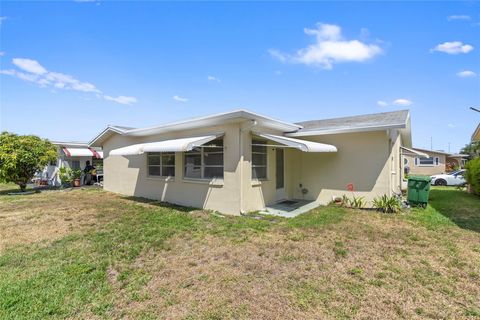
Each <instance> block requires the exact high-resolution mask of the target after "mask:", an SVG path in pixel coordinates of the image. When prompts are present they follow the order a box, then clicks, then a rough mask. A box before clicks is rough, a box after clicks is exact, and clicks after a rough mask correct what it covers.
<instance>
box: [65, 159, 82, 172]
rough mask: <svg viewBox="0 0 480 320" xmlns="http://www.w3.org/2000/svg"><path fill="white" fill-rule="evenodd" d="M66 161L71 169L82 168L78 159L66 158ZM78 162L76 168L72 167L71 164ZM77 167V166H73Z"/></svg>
mask: <svg viewBox="0 0 480 320" xmlns="http://www.w3.org/2000/svg"><path fill="white" fill-rule="evenodd" d="M67 161H68V167H69V168H70V169H72V170H82V168H81V167H80V160H67ZM74 163H78V168H74V166H73V164H74ZM75 167H77V166H75Z"/></svg>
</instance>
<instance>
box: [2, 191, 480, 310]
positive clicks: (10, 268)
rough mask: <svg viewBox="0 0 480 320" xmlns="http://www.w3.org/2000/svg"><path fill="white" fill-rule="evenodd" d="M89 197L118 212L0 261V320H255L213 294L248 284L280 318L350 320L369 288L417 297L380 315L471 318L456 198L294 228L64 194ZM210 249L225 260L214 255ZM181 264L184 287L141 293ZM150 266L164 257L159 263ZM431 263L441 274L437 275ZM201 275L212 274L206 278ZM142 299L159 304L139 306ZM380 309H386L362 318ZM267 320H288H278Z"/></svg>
mask: <svg viewBox="0 0 480 320" xmlns="http://www.w3.org/2000/svg"><path fill="white" fill-rule="evenodd" d="M4 189H8V188H5V187H4ZM92 194H96V195H97V196H102V195H105V197H106V198H110V200H109V201H113V200H115V201H120V200H121V201H123V202H122V203H120V204H116V206H115V208H112V205H111V204H109V203H112V202H105V204H103V205H102V203H99V204H98V206H97V212H96V214H97V216H98V217H104V216H107V215H112V210H113V211H114V216H113V218H112V219H110V220H106V222H105V223H102V224H96V225H94V226H92V227H91V228H90V229H88V230H87V231H85V232H81V233H75V234H73V233H72V234H69V235H66V236H63V237H61V238H60V239H57V240H54V241H51V242H48V241H44V242H39V243H34V244H25V245H22V244H21V245H16V246H13V247H9V249H7V250H5V251H4V252H2V253H1V255H0V319H46V318H53V319H64V318H91V317H100V318H111V317H116V318H122V317H125V316H130V317H134V318H135V317H138V318H158V317H159V316H161V315H162V314H163V313H165V312H167V311H168V310H171V309H172V308H176V307H177V306H178V305H182V306H183V307H184V308H186V310H188V315H187V316H186V317H187V318H188V317H190V316H191V317H192V318H198V316H200V318H205V319H224V318H250V317H255V314H252V313H251V311H250V310H249V308H253V309H254V308H255V306H256V303H257V302H256V301H253V302H249V301H248V297H249V295H248V294H246V293H244V292H243V291H240V292H241V294H242V297H243V298H242V299H241V300H242V301H243V302H242V301H241V302H242V303H243V304H241V305H235V303H236V301H238V299H237V298H236V296H234V297H233V298H232V297H228V296H226V297H223V295H222V294H220V295H219V294H218V292H225V295H227V294H228V292H231V290H235V289H237V290H241V289H242V288H243V289H244V288H248V287H249V286H251V285H253V284H255V283H256V282H257V281H260V282H259V283H263V282H262V281H264V282H266V283H270V282H272V283H276V287H275V288H277V290H279V292H278V293H277V292H275V293H273V297H274V298H273V299H275V297H277V295H278V297H283V296H287V297H289V299H290V300H288V301H291V306H289V307H288V308H290V309H288V310H290V311H289V312H292V313H290V315H295V316H298V317H302V315H303V316H305V314H302V312H307V314H308V312H311V311H312V310H316V312H320V313H319V314H321V315H323V316H324V317H334V318H352V317H355V315H356V314H357V313H358V312H359V308H361V306H362V299H365V296H366V293H367V292H369V290H376V289H378V290H380V289H381V290H387V291H388V292H389V293H390V294H391V295H393V296H395V295H399V296H398V297H397V299H398V300H399V301H400V300H401V299H407V300H408V301H410V300H409V299H410V296H411V295H412V294H415V293H412V291H408V290H410V289H411V288H416V289H415V290H417V291H418V296H417V297H416V298H415V299H416V300H417V301H422V303H421V305H420V304H419V305H416V304H415V303H414V304H413V305H412V309H411V310H407V309H405V308H403V307H401V306H400V305H398V304H396V303H393V302H388V303H390V304H391V305H390V306H389V307H387V310H388V308H391V309H392V310H394V311H392V312H395V314H397V315H402V316H403V317H407V318H408V317H411V316H412V315H413V314H422V315H424V314H428V315H432V316H436V317H441V315H439V314H436V313H435V312H436V310H437V309H438V310H441V309H442V308H439V307H438V306H437V305H435V303H437V299H435V298H433V296H432V298H430V296H431V295H432V294H433V293H432V292H434V293H435V294H439V295H442V297H447V299H454V300H455V301H462V303H463V306H461V307H460V308H461V309H460V310H461V311H459V312H461V314H460V316H470V317H476V316H478V315H479V308H480V305H478V303H476V302H475V300H474V299H473V297H472V296H471V295H472V292H471V291H470V292H466V293H462V294H461V295H460V294H459V293H458V290H457V289H456V288H458V287H461V286H462V285H461V283H460V282H459V281H467V283H470V282H471V281H478V277H479V274H480V270H479V269H478V264H476V263H477V262H478V261H480V237H479V235H478V232H480V199H479V198H478V197H475V196H472V195H468V194H466V193H465V192H462V191H459V190H456V189H454V188H433V190H432V191H431V202H430V205H429V206H428V208H427V209H425V210H423V209H413V210H412V211H411V212H410V213H406V214H404V215H383V214H379V213H376V212H366V211H354V210H350V209H346V208H340V207H320V208H318V209H315V210H312V211H310V212H308V213H306V214H303V215H300V216H298V217H296V218H293V219H282V218H277V217H268V216H266V217H260V218H258V217H257V218H254V217H248V216H247V217H219V216H216V215H213V214H209V213H206V212H202V213H199V214H196V213H192V212H193V210H192V209H191V208H182V207H175V206H171V205H166V204H161V203H157V202H152V201H148V200H145V199H137V198H121V199H116V198H112V197H113V196H112V195H111V194H108V193H104V192H103V191H99V190H77V191H74V192H72V193H65V194H64V196H65V197H72V199H74V197H75V199H84V201H86V202H88V199H89V197H90V195H92ZM49 197H55V193H54V192H52V193H48V194H47V193H44V194H43V193H42V194H39V195H35V197H31V198H30V197H29V198H23V199H21V200H18V201H21V202H19V203H21V204H22V206H25V205H27V204H28V203H31V206H32V208H34V207H35V206H38V204H39V203H44V202H46V203H48V202H49V201H51V200H52V198H49ZM13 198H17V197H9V196H6V195H0V209H1V205H10V206H11V203H10V204H8V203H7V202H10V199H13ZM15 201H17V200H15ZM29 201H30V202H29ZM2 203H3V204H2ZM114 203H116V202H114ZM0 217H1V215H0ZM384 226H387V227H388V228H385V229H384ZM458 227H460V229H459V228H458ZM462 229H467V230H462ZM453 230H455V235H454V236H453V235H452V234H453V233H452V232H450V231H453ZM472 231H474V232H473V233H472ZM459 237H460V238H459ZM462 237H465V239H467V240H462V239H463V238H462ZM472 239H473V240H472ZM460 240H461V241H463V242H459V241H460ZM182 242H186V243H188V244H189V245H192V246H195V245H198V246H199V248H200V249H202V248H203V250H206V249H204V248H205V247H204V246H206V243H207V244H208V245H210V246H212V251H213V252H214V253H212V256H209V257H205V258H204V257H203V256H200V258H198V257H197V258H195V256H194V255H195V254H196V250H192V251H191V252H190V251H188V250H187V251H185V252H183V251H176V250H179V249H178V247H175V244H176V243H177V244H178V243H182ZM219 248H225V252H226V253H222V251H218V252H217V251H215V250H216V249H219ZM369 248H375V249H374V250H372V251H369V250H368V249H369ZM256 250H258V251H256ZM439 254H445V256H442V257H440V256H438V257H437V256H436V255H439ZM182 255H185V256H186V257H189V256H192V255H193V257H192V259H190V260H185V261H187V262H185V263H183V264H180V266H181V268H182V270H183V269H190V270H192V271H191V274H190V276H189V277H187V278H186V279H183V278H182V280H181V281H180V280H177V279H176V278H172V285H170V286H169V283H168V282H167V283H164V284H163V285H162V286H161V287H160V288H159V289H158V290H156V291H153V292H152V291H148V290H146V288H147V287H148V286H149V284H151V282H152V281H153V280H155V277H158V275H159V273H161V272H163V271H164V270H170V269H169V268H170V266H168V265H165V264H164V263H167V262H164V261H168V260H162V259H166V257H170V258H171V259H173V258H175V257H177V256H179V257H180V256H182ZM156 257H162V259H160V260H158V261H160V262H158V261H157V260H156ZM222 259H224V260H222ZM469 259H470V260H469ZM141 261H146V262H145V263H141ZM152 261H155V263H153V262H152ZM217 261H220V262H218V263H219V264H217ZM149 263H150V264H149ZM437 265H440V266H441V268H440V269H436V266H437ZM205 266H208V267H206V268H205V269H202V268H204V267H205ZM219 266H220V267H219ZM272 266H274V267H275V266H277V267H275V268H273V269H271V267H272ZM215 268H217V269H215ZM229 268H232V269H229ZM242 268H243V269H242ZM209 269H212V270H215V271H212V272H213V273H212V274H208V270H209ZM182 270H179V271H182ZM228 270H230V271H228ZM237 270H238V271H239V270H242V271H239V272H240V274H241V275H242V276H238V274H237V275H236V276H235V275H234V274H235V273H234V272H233V271H237ZM169 272H170V273H168V272H167V273H165V275H164V276H165V277H168V276H169V275H170V276H172V275H175V270H170V271H169ZM218 273H223V274H222V275H218ZM465 275H466V276H465ZM217 277H218V279H227V278H228V279H231V281H229V282H228V283H225V282H220V284H218V285H219V286H220V288H221V290H220V289H218V287H215V285H216V282H215V281H216V279H217ZM465 277H466V278H465ZM173 279H175V280H173ZM156 281H158V280H156ZM177 281H178V282H177ZM230 285H231V287H229V286H230ZM212 286H213V287H212ZM205 288H210V290H213V292H215V293H214V294H213V295H212V296H209V297H208V298H207V299H204V300H206V301H209V303H210V305H209V307H208V308H206V307H204V308H202V306H201V304H200V301H203V300H202V299H199V298H195V299H194V301H195V302H191V301H190V302H186V301H185V300H184V299H185V297H190V296H189V295H188V294H187V295H186V296H185V292H193V290H200V292H202V291H203V290H207V289H205ZM243 289H242V290H243ZM216 290H220V291H216ZM229 290H230V291H229ZM255 290H257V289H255ZM255 290H253V292H256V291H255ZM281 290H284V291H281ZM417 291H415V292H417ZM379 292H380V295H377V296H375V294H376V293H375V292H374V291H373V293H372V296H371V297H370V298H369V299H371V298H372V297H373V299H374V302H372V303H373V304H376V303H384V302H382V301H384V297H383V296H382V291H379ZM403 292H407V293H406V295H407V298H404V297H403V296H402V294H403ZM182 294H183V296H182ZM182 297H183V298H182ZM152 299H159V300H158V301H160V302H159V303H157V302H155V303H153V302H152V303H150V304H148V303H149V301H151V300H152ZM192 299H193V298H192ZM245 299H247V300H246V301H244V300H245ZM269 299H272V297H270V298H269ZM429 299H430V300H429ZM438 300H439V301H442V300H441V299H438ZM155 301H156V300H155ZM288 301H287V302H285V303H286V304H287V305H288V303H289V302H288ZM423 301H425V303H423ZM477 302H478V301H477ZM249 303H250V304H249ZM258 303H260V302H258ZM262 303H266V302H265V301H263V302H262ZM130 304H132V305H133V306H136V305H143V304H146V307H145V308H143V309H142V308H140V309H138V310H137V309H135V310H132V311H131V313H129V312H130V311H128V310H129V308H130V307H124V308H123V309H122V310H123V311H118V310H117V309H119V305H127V306H129V305H130ZM185 304H186V305H185ZM366 305H371V303H367V304H366ZM126 310H127V311H126ZM159 310H160V311H159ZM384 310H385V306H383V309H382V308H380V309H378V310H376V311H375V310H371V313H368V312H367V313H366V314H367V315H370V316H371V315H372V314H375V313H376V312H383V311H384ZM363 312H365V310H363ZM452 312H453V311H452ZM364 314H365V313H364ZM454 314H455V315H457V316H458V315H459V313H454ZM275 316H278V317H282V316H285V317H287V318H288V316H286V315H284V314H280V313H279V314H276V315H275ZM319 317H320V318H322V317H321V316H319ZM366 317H367V318H368V316H366Z"/></svg>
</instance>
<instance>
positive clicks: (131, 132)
mask: <svg viewBox="0 0 480 320" xmlns="http://www.w3.org/2000/svg"><path fill="white" fill-rule="evenodd" d="M242 120H252V121H255V122H256V125H257V126H259V127H264V128H269V129H274V130H279V131H281V132H290V131H296V130H298V129H300V128H301V126H300V125H298V124H294V123H289V122H284V121H280V120H276V119H273V118H270V117H266V116H262V115H260V114H257V113H254V112H251V111H247V110H244V109H240V110H234V111H229V112H223V113H217V114H214V115H209V116H204V117H197V118H191V119H187V120H182V121H177V122H171V123H166V124H161V125H157V126H151V127H146V128H138V129H133V128H127V127H120V126H108V127H107V128H105V130H103V131H102V132H101V133H100V134H99V135H98V136H96V137H95V138H94V139H93V140H92V141H90V145H101V143H102V141H104V140H105V139H107V138H108V137H109V136H110V135H111V134H113V133H118V134H121V135H124V136H133V137H142V136H150V135H155V134H161V133H165V132H173V131H180V130H189V129H196V128H202V127H207V126H215V125H220V124H225V123H234V122H238V121H242Z"/></svg>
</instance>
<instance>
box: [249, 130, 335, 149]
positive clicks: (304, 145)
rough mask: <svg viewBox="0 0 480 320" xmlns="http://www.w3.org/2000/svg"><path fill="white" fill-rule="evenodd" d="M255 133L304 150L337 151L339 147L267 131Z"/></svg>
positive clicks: (286, 145)
mask: <svg viewBox="0 0 480 320" xmlns="http://www.w3.org/2000/svg"><path fill="white" fill-rule="evenodd" d="M253 134H254V135H256V136H259V137H262V138H264V139H267V140H271V141H275V142H277V143H280V144H281V145H283V146H285V147H289V148H295V149H298V150H300V151H303V152H337V147H335V146H333V145H330V144H325V143H319V142H313V141H307V140H300V139H294V138H289V137H284V136H277V135H273V134H267V133H258V132H253ZM277 147H280V146H277Z"/></svg>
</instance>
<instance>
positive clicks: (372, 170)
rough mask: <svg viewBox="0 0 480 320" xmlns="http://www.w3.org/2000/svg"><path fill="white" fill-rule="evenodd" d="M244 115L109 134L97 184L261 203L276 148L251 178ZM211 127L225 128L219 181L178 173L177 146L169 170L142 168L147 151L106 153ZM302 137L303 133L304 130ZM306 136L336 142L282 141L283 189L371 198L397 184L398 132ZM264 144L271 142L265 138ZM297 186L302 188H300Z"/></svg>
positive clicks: (180, 198)
mask: <svg viewBox="0 0 480 320" xmlns="http://www.w3.org/2000/svg"><path fill="white" fill-rule="evenodd" d="M252 130H258V131H261V132H265V133H271V134H279V135H280V134H281V132H274V131H271V130H263V129H260V128H252V124H251V122H248V121H247V122H243V123H231V124H226V125H223V126H217V127H210V128H202V129H196V130H188V131H181V132H174V133H168V134H162V135H156V136H148V137H126V136H120V135H114V136H112V137H111V138H109V139H108V140H107V141H106V142H105V143H104V145H103V151H104V189H106V190H108V191H112V192H117V193H121V194H124V195H128V196H137V197H145V198H150V199H156V200H161V201H166V202H170V203H175V204H180V205H184V206H192V207H199V208H205V209H211V210H217V211H220V212H223V213H227V214H234V215H238V214H240V213H242V212H249V211H256V210H262V209H264V208H265V206H266V205H269V204H272V203H274V202H275V201H276V200H277V199H276V180H275V179H276V175H275V165H276V163H275V161H276V159H275V148H276V147H274V146H269V147H267V150H268V151H267V162H268V167H267V168H268V174H267V179H265V180H262V181H252V175H251V170H252V169H251V158H252V155H251V139H252V133H251V131H252ZM215 132H225V135H224V179H223V181H208V180H193V179H187V178H184V175H183V155H184V154H183V153H182V152H179V153H176V154H175V177H174V178H170V179H165V178H152V177H148V175H147V156H146V155H145V154H144V155H136V156H109V153H110V151H111V150H112V149H116V148H120V147H124V146H127V145H131V144H136V143H144V142H153V141H160V140H167V139H177V138H182V137H189V136H195V135H202V134H208V133H215ZM306 140H307V138H306ZM308 140H311V141H316V142H321V143H327V144H332V145H335V146H336V147H337V148H338V152H337V153H306V152H301V151H299V150H296V149H291V148H285V149H284V150H285V176H284V179H285V197H286V198H287V199H302V198H304V199H307V200H313V201H316V202H318V203H319V204H327V203H328V202H330V201H331V200H332V198H333V197H336V196H342V195H343V194H347V195H348V196H351V192H349V191H346V190H347V184H349V183H353V184H354V186H355V192H354V194H355V196H365V197H366V199H367V200H372V199H373V198H374V197H376V196H380V195H383V194H388V195H391V194H392V193H393V192H398V191H399V188H400V184H401V174H400V172H401V162H400V159H401V158H400V157H401V156H400V144H401V140H400V136H399V135H398V134H396V132H395V133H394V134H392V133H389V132H386V131H377V132H365V133H355V134H336V135H328V136H327V135H325V136H317V137H308ZM268 144H270V145H278V144H277V143H274V142H268ZM302 188H307V189H308V193H307V194H306V195H303V194H302Z"/></svg>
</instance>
